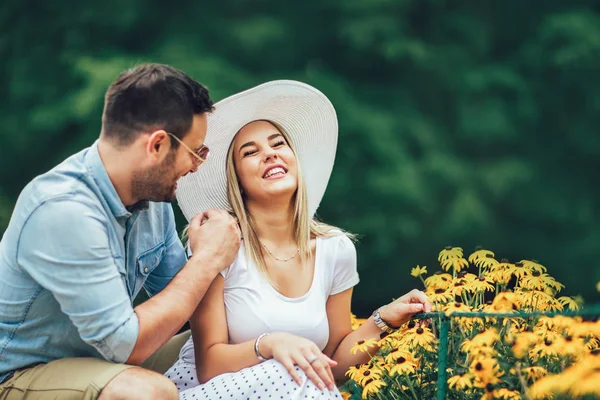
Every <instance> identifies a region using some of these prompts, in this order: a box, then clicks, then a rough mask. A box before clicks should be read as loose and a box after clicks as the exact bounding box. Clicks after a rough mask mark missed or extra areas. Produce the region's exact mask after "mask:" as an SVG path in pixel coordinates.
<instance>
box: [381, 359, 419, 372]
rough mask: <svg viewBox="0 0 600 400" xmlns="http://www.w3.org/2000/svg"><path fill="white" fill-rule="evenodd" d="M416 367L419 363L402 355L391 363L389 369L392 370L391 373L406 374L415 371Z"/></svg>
mask: <svg viewBox="0 0 600 400" xmlns="http://www.w3.org/2000/svg"><path fill="white" fill-rule="evenodd" d="M416 368H417V365H416V364H415V363H414V362H413V361H411V360H409V359H407V358H405V357H400V358H398V359H397V360H396V361H395V362H394V363H391V364H390V365H389V367H388V371H389V372H390V375H395V374H397V375H406V374H412V373H414V372H415V370H416Z"/></svg>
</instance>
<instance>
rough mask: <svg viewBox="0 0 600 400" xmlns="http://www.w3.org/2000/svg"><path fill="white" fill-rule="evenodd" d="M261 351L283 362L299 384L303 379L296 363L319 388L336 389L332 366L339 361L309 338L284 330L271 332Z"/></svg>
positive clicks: (262, 343)
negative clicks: (322, 350) (324, 352)
mask: <svg viewBox="0 0 600 400" xmlns="http://www.w3.org/2000/svg"><path fill="white" fill-rule="evenodd" d="M259 352H260V354H261V355H262V356H263V357H265V358H274V359H275V360H277V361H279V362H280V363H281V364H283V365H284V366H285V368H286V369H287V370H288V372H289V373H290V375H291V376H292V378H293V379H294V380H295V381H296V383H298V385H301V384H302V381H301V379H300V377H299V376H298V374H297V373H296V368H295V367H294V366H295V365H297V366H299V367H300V368H302V369H303V370H304V372H305V373H306V376H307V377H308V378H309V379H310V380H311V381H313V382H314V383H315V385H317V387H318V388H319V389H321V390H325V388H326V387H327V388H328V389H329V390H333V389H335V383H334V382H335V379H334V378H333V373H332V372H331V367H335V366H336V365H337V362H335V361H333V360H332V359H330V358H329V357H327V356H326V355H325V354H323V353H322V352H321V350H320V349H319V347H318V346H317V345H316V344H314V343H313V342H312V341H310V340H308V339H305V338H302V337H300V336H296V335H292V334H290V333H284V332H275V333H271V334H269V335H267V336H265V337H264V338H263V339H262V340H261V341H260V343H259Z"/></svg>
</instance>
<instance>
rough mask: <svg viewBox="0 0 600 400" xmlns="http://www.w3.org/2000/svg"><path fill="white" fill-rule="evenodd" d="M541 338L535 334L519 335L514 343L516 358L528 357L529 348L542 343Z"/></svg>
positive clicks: (524, 333) (523, 333) (513, 349)
mask: <svg viewBox="0 0 600 400" xmlns="http://www.w3.org/2000/svg"><path fill="white" fill-rule="evenodd" d="M540 340H541V339H540V337H539V336H538V335H536V334H535V333H533V332H522V333H519V334H518V336H517V337H516V338H515V340H514V341H513V342H512V351H513V354H514V355H515V357H517V358H523V357H525V356H526V355H527V353H528V351H529V348H530V347H532V346H533V345H535V344H537V343H538V342H539V341H540Z"/></svg>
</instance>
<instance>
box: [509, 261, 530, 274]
mask: <svg viewBox="0 0 600 400" xmlns="http://www.w3.org/2000/svg"><path fill="white" fill-rule="evenodd" d="M529 272H530V271H529V270H528V269H527V268H525V265H524V264H523V262H521V261H519V262H516V263H514V264H512V265H511V268H510V273H511V274H513V275H514V276H516V277H517V278H523V277H524V276H525V275H527V274H528V273H529Z"/></svg>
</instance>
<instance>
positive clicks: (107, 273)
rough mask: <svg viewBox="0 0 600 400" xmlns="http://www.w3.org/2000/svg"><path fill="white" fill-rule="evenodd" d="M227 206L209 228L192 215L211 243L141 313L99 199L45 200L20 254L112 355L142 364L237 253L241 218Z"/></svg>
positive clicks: (197, 237) (82, 329)
mask: <svg viewBox="0 0 600 400" xmlns="http://www.w3.org/2000/svg"><path fill="white" fill-rule="evenodd" d="M223 213H224V212H211V213H210V214H209V215H210V216H209V218H210V220H209V221H207V222H206V223H205V224H203V225H202V227H200V221H199V220H192V221H193V224H194V225H193V228H190V231H191V233H190V237H192V235H193V236H194V244H195V246H196V248H198V247H200V246H199V244H198V243H199V241H202V242H203V247H205V249H204V250H203V251H197V252H196V253H197V256H195V257H193V258H192V259H191V260H190V261H188V263H187V264H186V265H185V267H184V268H183V270H182V271H181V272H180V273H179V274H178V275H177V276H176V277H175V278H174V279H173V281H172V282H171V284H169V285H168V286H167V287H166V288H165V289H164V290H163V291H162V292H161V293H160V294H159V295H157V296H155V297H154V298H152V299H150V300H149V301H147V302H146V303H144V304H142V305H140V306H138V307H136V309H135V312H134V310H133V307H132V306H131V300H130V298H129V295H128V293H127V290H126V288H125V285H124V284H123V280H122V277H121V274H120V273H119V271H118V270H117V267H116V265H115V261H114V259H113V255H112V252H111V249H110V246H109V239H108V234H107V232H106V221H104V220H103V215H102V214H101V213H100V212H98V211H95V210H94V209H93V206H88V205H86V204H82V203H80V202H77V201H73V200H58V201H51V202H47V203H44V204H43V205H42V206H40V207H39V208H38V209H37V210H36V211H35V212H34V213H33V214H32V215H31V217H30V218H29V220H28V221H27V223H26V224H25V225H24V227H23V229H22V231H21V237H20V240H19V245H18V250H17V260H18V262H19V264H20V265H21V266H22V268H23V269H24V270H25V271H27V272H28V273H29V274H30V275H31V276H32V278H33V279H34V280H35V281H36V282H38V284H40V285H41V286H42V287H44V288H45V289H47V290H49V291H50V292H51V293H52V294H53V296H54V298H55V299H56V300H57V302H58V303H59V304H60V308H61V310H62V312H64V313H65V314H66V315H67V316H68V317H69V318H70V319H71V321H72V322H73V324H74V325H75V326H76V327H77V329H78V332H79V334H80V336H81V338H82V339H83V340H84V341H85V342H86V343H88V344H90V345H91V346H93V347H95V348H96V349H97V350H98V352H99V353H100V354H101V355H102V356H103V357H104V358H105V359H106V360H108V361H112V362H119V363H122V362H128V363H132V364H140V363H141V362H142V361H144V360H145V359H146V358H147V357H148V356H149V355H150V354H152V353H153V352H154V351H156V350H158V348H159V347H160V346H161V345H162V344H164V343H165V342H166V341H167V340H169V339H170V338H171V337H172V336H173V334H174V333H175V332H176V331H177V330H178V329H179V328H180V327H181V326H182V325H183V324H184V323H185V321H186V320H187V319H189V317H190V316H191V314H192V312H193V311H194V309H195V308H196V306H197V305H198V303H199V302H200V300H201V299H202V296H203V295H204V293H205V292H206V289H207V288H208V286H209V284H210V281H212V279H213V278H214V277H215V276H216V274H217V273H218V272H219V271H220V270H221V269H223V268H225V267H226V266H228V265H229V264H230V263H231V262H232V261H233V259H234V257H235V255H236V254H237V248H239V243H240V239H239V231H238V230H237V225H236V224H235V222H234V221H233V219H231V217H229V215H227V214H226V213H224V214H225V215H223ZM228 218H229V219H228ZM209 222H210V223H209ZM232 224H233V225H232ZM213 233H214V234H213ZM204 245H205V246H204Z"/></svg>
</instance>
